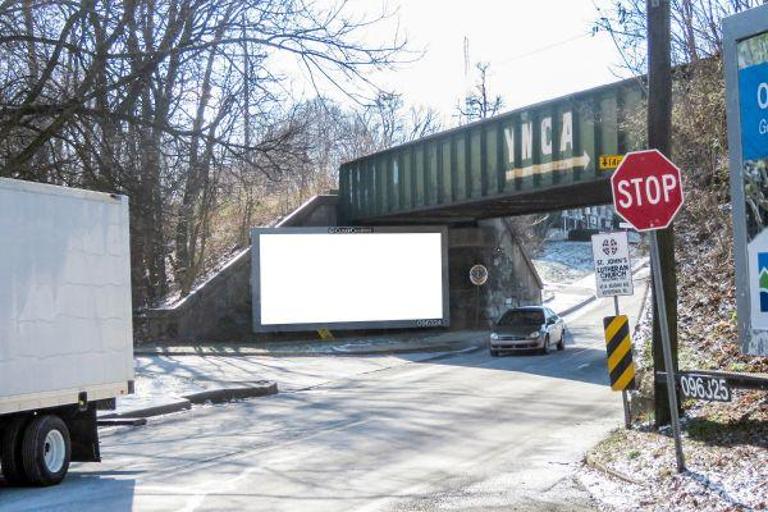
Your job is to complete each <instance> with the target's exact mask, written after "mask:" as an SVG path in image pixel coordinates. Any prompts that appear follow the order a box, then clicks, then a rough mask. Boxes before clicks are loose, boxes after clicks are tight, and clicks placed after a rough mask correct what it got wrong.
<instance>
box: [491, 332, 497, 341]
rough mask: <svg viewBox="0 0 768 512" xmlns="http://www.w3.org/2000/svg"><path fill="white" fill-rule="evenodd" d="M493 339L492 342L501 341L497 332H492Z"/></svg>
mask: <svg viewBox="0 0 768 512" xmlns="http://www.w3.org/2000/svg"><path fill="white" fill-rule="evenodd" d="M491 339H492V340H497V339H499V335H498V334H496V333H495V332H492V333H491Z"/></svg>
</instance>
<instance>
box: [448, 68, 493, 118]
mask: <svg viewBox="0 0 768 512" xmlns="http://www.w3.org/2000/svg"><path fill="white" fill-rule="evenodd" d="M490 67H491V65H490V64H489V63H487V62H478V63H477V64H476V65H475V68H476V69H477V72H478V78H477V83H476V84H475V87H474V91H473V92H471V93H470V94H468V95H467V96H466V98H464V105H461V104H459V105H458V106H457V111H458V117H459V122H460V123H461V124H464V123H465V122H472V121H476V120H478V119H485V118H487V117H492V116H495V115H496V114H498V113H499V112H500V111H501V109H502V108H503V107H504V100H503V99H502V97H501V96H493V95H492V94H491V92H490V87H489V85H488V69H489V68H490Z"/></svg>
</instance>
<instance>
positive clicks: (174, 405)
mask: <svg viewBox="0 0 768 512" xmlns="http://www.w3.org/2000/svg"><path fill="white" fill-rule="evenodd" d="M191 408H192V402H190V401H189V400H187V399H186V398H180V399H178V400H175V401H173V402H169V403H166V404H162V405H155V406H152V407H142V408H141V409H133V410H130V411H124V412H115V413H111V414H104V415H102V416H99V420H110V419H120V418H149V417H150V416H162V415H163V414H171V413H174V412H179V411H187V410H189V409H191Z"/></svg>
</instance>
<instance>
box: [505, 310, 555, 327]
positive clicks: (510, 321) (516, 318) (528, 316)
mask: <svg viewBox="0 0 768 512" xmlns="http://www.w3.org/2000/svg"><path fill="white" fill-rule="evenodd" d="M543 323H544V312H543V311H541V310H539V309H513V310H510V311H507V312H506V313H504V315H502V317H501V318H500V319H499V322H498V324H499V325H520V326H531V327H538V326H540V325H541V324H543Z"/></svg>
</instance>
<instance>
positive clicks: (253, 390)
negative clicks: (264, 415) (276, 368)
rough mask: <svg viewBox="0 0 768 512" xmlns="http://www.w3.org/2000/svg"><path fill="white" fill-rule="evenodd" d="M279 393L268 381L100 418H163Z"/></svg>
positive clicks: (209, 391)
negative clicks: (199, 407) (194, 408)
mask: <svg viewBox="0 0 768 512" xmlns="http://www.w3.org/2000/svg"><path fill="white" fill-rule="evenodd" d="M277 392H278V390H277V383H276V382H268V381H263V382H259V383H255V384H254V385H251V386H240V387H231V388H217V389H209V390H206V391H200V392H197V393H191V394H188V395H184V396H182V397H181V398H180V399H178V400H175V401H173V402H170V403H167V404H162V405H157V406H154V407H144V408H141V409H133V410H130V411H124V412H120V413H112V414H105V415H103V416H99V421H102V420H122V419H131V418H149V417H152V416H162V415H165V414H171V413H174V412H179V411H186V410H189V409H191V408H192V404H196V405H197V404H204V403H212V404H221V403H226V402H231V401H233V400H243V399H246V398H257V397H260V396H268V395H274V394H276V393H277Z"/></svg>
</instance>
